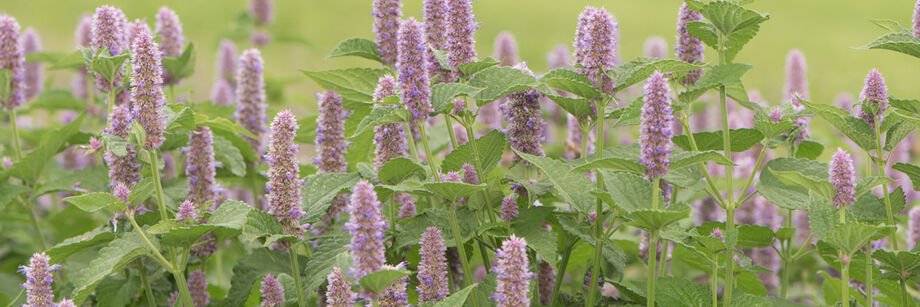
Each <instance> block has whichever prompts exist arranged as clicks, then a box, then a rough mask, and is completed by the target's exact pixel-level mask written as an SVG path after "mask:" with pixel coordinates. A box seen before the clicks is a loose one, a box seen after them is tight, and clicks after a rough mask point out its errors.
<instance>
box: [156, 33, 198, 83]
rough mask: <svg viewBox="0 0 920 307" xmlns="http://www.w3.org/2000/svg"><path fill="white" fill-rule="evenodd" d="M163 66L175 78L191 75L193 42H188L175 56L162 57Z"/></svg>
mask: <svg viewBox="0 0 920 307" xmlns="http://www.w3.org/2000/svg"><path fill="white" fill-rule="evenodd" d="M163 68H165V69H166V71H167V72H169V75H170V76H172V78H173V79H175V80H179V79H185V78H188V77H191V76H192V75H193V74H194V73H195V43H193V42H189V43H188V46H186V47H185V50H183V51H182V54H181V55H179V56H177V57H172V56H166V57H163Z"/></svg>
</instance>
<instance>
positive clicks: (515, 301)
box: [492, 235, 533, 307]
mask: <svg viewBox="0 0 920 307" xmlns="http://www.w3.org/2000/svg"><path fill="white" fill-rule="evenodd" d="M495 258H496V262H497V263H496V264H495V266H494V267H493V268H492V271H494V272H495V277H496V280H497V283H498V284H497V285H496V286H495V292H493V293H492V299H493V300H495V302H496V303H497V304H498V307H514V306H530V297H529V295H527V292H528V291H529V290H530V279H533V273H531V272H529V271H528V269H529V263H528V260H527V241H525V240H524V238H518V237H517V236H515V235H511V238H509V239H508V240H505V241H504V242H502V248H501V249H499V250H498V251H496V252H495Z"/></svg>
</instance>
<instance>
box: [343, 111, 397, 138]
mask: <svg viewBox="0 0 920 307" xmlns="http://www.w3.org/2000/svg"><path fill="white" fill-rule="evenodd" d="M409 118H410V115H409V111H408V110H406V109H403V108H392V107H380V106H378V107H374V108H372V109H371V114H368V115H367V116H365V117H364V118H363V119H361V123H359V124H358V128H357V129H355V132H354V133H353V134H352V135H351V136H350V137H349V138H355V137H357V136H359V135H361V134H363V133H364V132H365V131H369V130H370V129H374V127H377V126H380V125H383V124H389V123H403V122H407V121H408V119H409Z"/></svg>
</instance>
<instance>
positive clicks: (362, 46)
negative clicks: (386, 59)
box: [329, 38, 383, 62]
mask: <svg viewBox="0 0 920 307" xmlns="http://www.w3.org/2000/svg"><path fill="white" fill-rule="evenodd" d="M378 49H379V48H378V47H377V44H376V43H374V42H373V41H371V40H369V39H366V38H349V39H346V40H344V41H342V42H341V43H339V45H338V46H336V47H335V49H332V52H331V53H329V57H330V58H335V57H343V56H356V57H362V58H365V59H368V60H372V61H377V62H383V61H382V60H381V59H380V54H379V53H378V52H377V50H378Z"/></svg>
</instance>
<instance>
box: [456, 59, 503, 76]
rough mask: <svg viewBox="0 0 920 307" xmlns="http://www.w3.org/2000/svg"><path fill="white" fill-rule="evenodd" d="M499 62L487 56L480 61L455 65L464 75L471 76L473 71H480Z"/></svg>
mask: <svg viewBox="0 0 920 307" xmlns="http://www.w3.org/2000/svg"><path fill="white" fill-rule="evenodd" d="M498 64H501V62H499V61H496V60H495V59H493V58H492V57H487V58H485V59H483V60H482V61H477V62H467V63H463V64H460V65H459V66H457V70H460V72H461V73H463V75H464V76H471V75H473V74H475V73H478V72H480V71H482V70H483V69H486V68H489V67H492V66H495V65H498Z"/></svg>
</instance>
